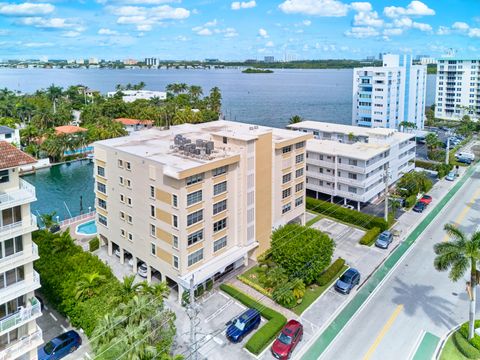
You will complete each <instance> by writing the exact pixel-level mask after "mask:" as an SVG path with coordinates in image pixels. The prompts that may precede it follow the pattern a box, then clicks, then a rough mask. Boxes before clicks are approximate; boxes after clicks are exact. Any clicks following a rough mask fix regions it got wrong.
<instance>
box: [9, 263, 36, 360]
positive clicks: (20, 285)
mask: <svg viewBox="0 0 480 360" xmlns="http://www.w3.org/2000/svg"><path fill="white" fill-rule="evenodd" d="M40 286H41V285H40V275H39V274H38V273H37V272H36V271H35V270H33V274H32V275H31V276H28V278H26V279H25V280H22V281H19V282H17V283H15V284H12V285H9V286H7V287H4V288H3V289H2V297H1V299H2V300H1V302H2V303H5V302H7V301H10V300H12V299H15V298H17V297H19V296H20V295H24V294H27V293H29V292H32V291H35V290H37V289H39V288H40ZM0 360H1V358H0Z"/></svg>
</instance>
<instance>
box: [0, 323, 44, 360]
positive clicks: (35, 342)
mask: <svg viewBox="0 0 480 360" xmlns="http://www.w3.org/2000/svg"><path fill="white" fill-rule="evenodd" d="M42 342H43V334H42V329H40V328H39V327H38V326H37V330H35V332H33V333H31V334H29V335H26V336H24V337H23V338H21V339H20V340H18V341H15V342H13V343H10V344H6V346H7V347H6V348H5V349H4V350H0V360H11V359H17V358H19V357H20V356H21V355H23V354H26V353H27V352H29V351H31V350H33V349H35V348H36V347H37V346H39V345H40V344H42Z"/></svg>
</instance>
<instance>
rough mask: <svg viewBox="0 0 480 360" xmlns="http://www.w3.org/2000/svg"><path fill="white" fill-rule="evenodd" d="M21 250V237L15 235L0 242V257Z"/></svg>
mask: <svg viewBox="0 0 480 360" xmlns="http://www.w3.org/2000/svg"><path fill="white" fill-rule="evenodd" d="M22 251H23V238H22V236H17V237H15V238H11V239H8V240H5V241H2V242H1V243H0V259H3V258H6V257H9V256H11V255H14V254H16V253H19V252H22Z"/></svg>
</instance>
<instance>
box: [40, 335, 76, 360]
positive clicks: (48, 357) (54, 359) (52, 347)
mask: <svg viewBox="0 0 480 360" xmlns="http://www.w3.org/2000/svg"><path fill="white" fill-rule="evenodd" d="M80 345H82V338H81V337H80V335H78V333H77V332H76V331H74V330H70V331H67V332H66V333H63V334H62V335H59V336H57V337H56V338H54V339H52V340H50V341H49V342H48V343H46V344H45V345H44V346H43V347H40V348H38V360H58V359H61V358H63V357H65V356H67V355H68V354H70V353H72V352H74V351H75V350H77V349H78V348H79V347H80Z"/></svg>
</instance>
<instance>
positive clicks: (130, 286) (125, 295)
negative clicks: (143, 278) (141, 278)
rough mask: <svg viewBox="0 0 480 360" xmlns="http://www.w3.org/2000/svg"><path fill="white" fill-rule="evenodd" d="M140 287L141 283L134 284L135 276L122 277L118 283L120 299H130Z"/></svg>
mask: <svg viewBox="0 0 480 360" xmlns="http://www.w3.org/2000/svg"><path fill="white" fill-rule="evenodd" d="M141 287H142V283H137V284H135V275H130V276H124V277H123V281H122V282H121V283H120V297H121V298H122V299H125V300H128V299H131V298H132V297H133V296H134V295H135V294H137V293H138V292H139V290H140V289H141Z"/></svg>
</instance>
